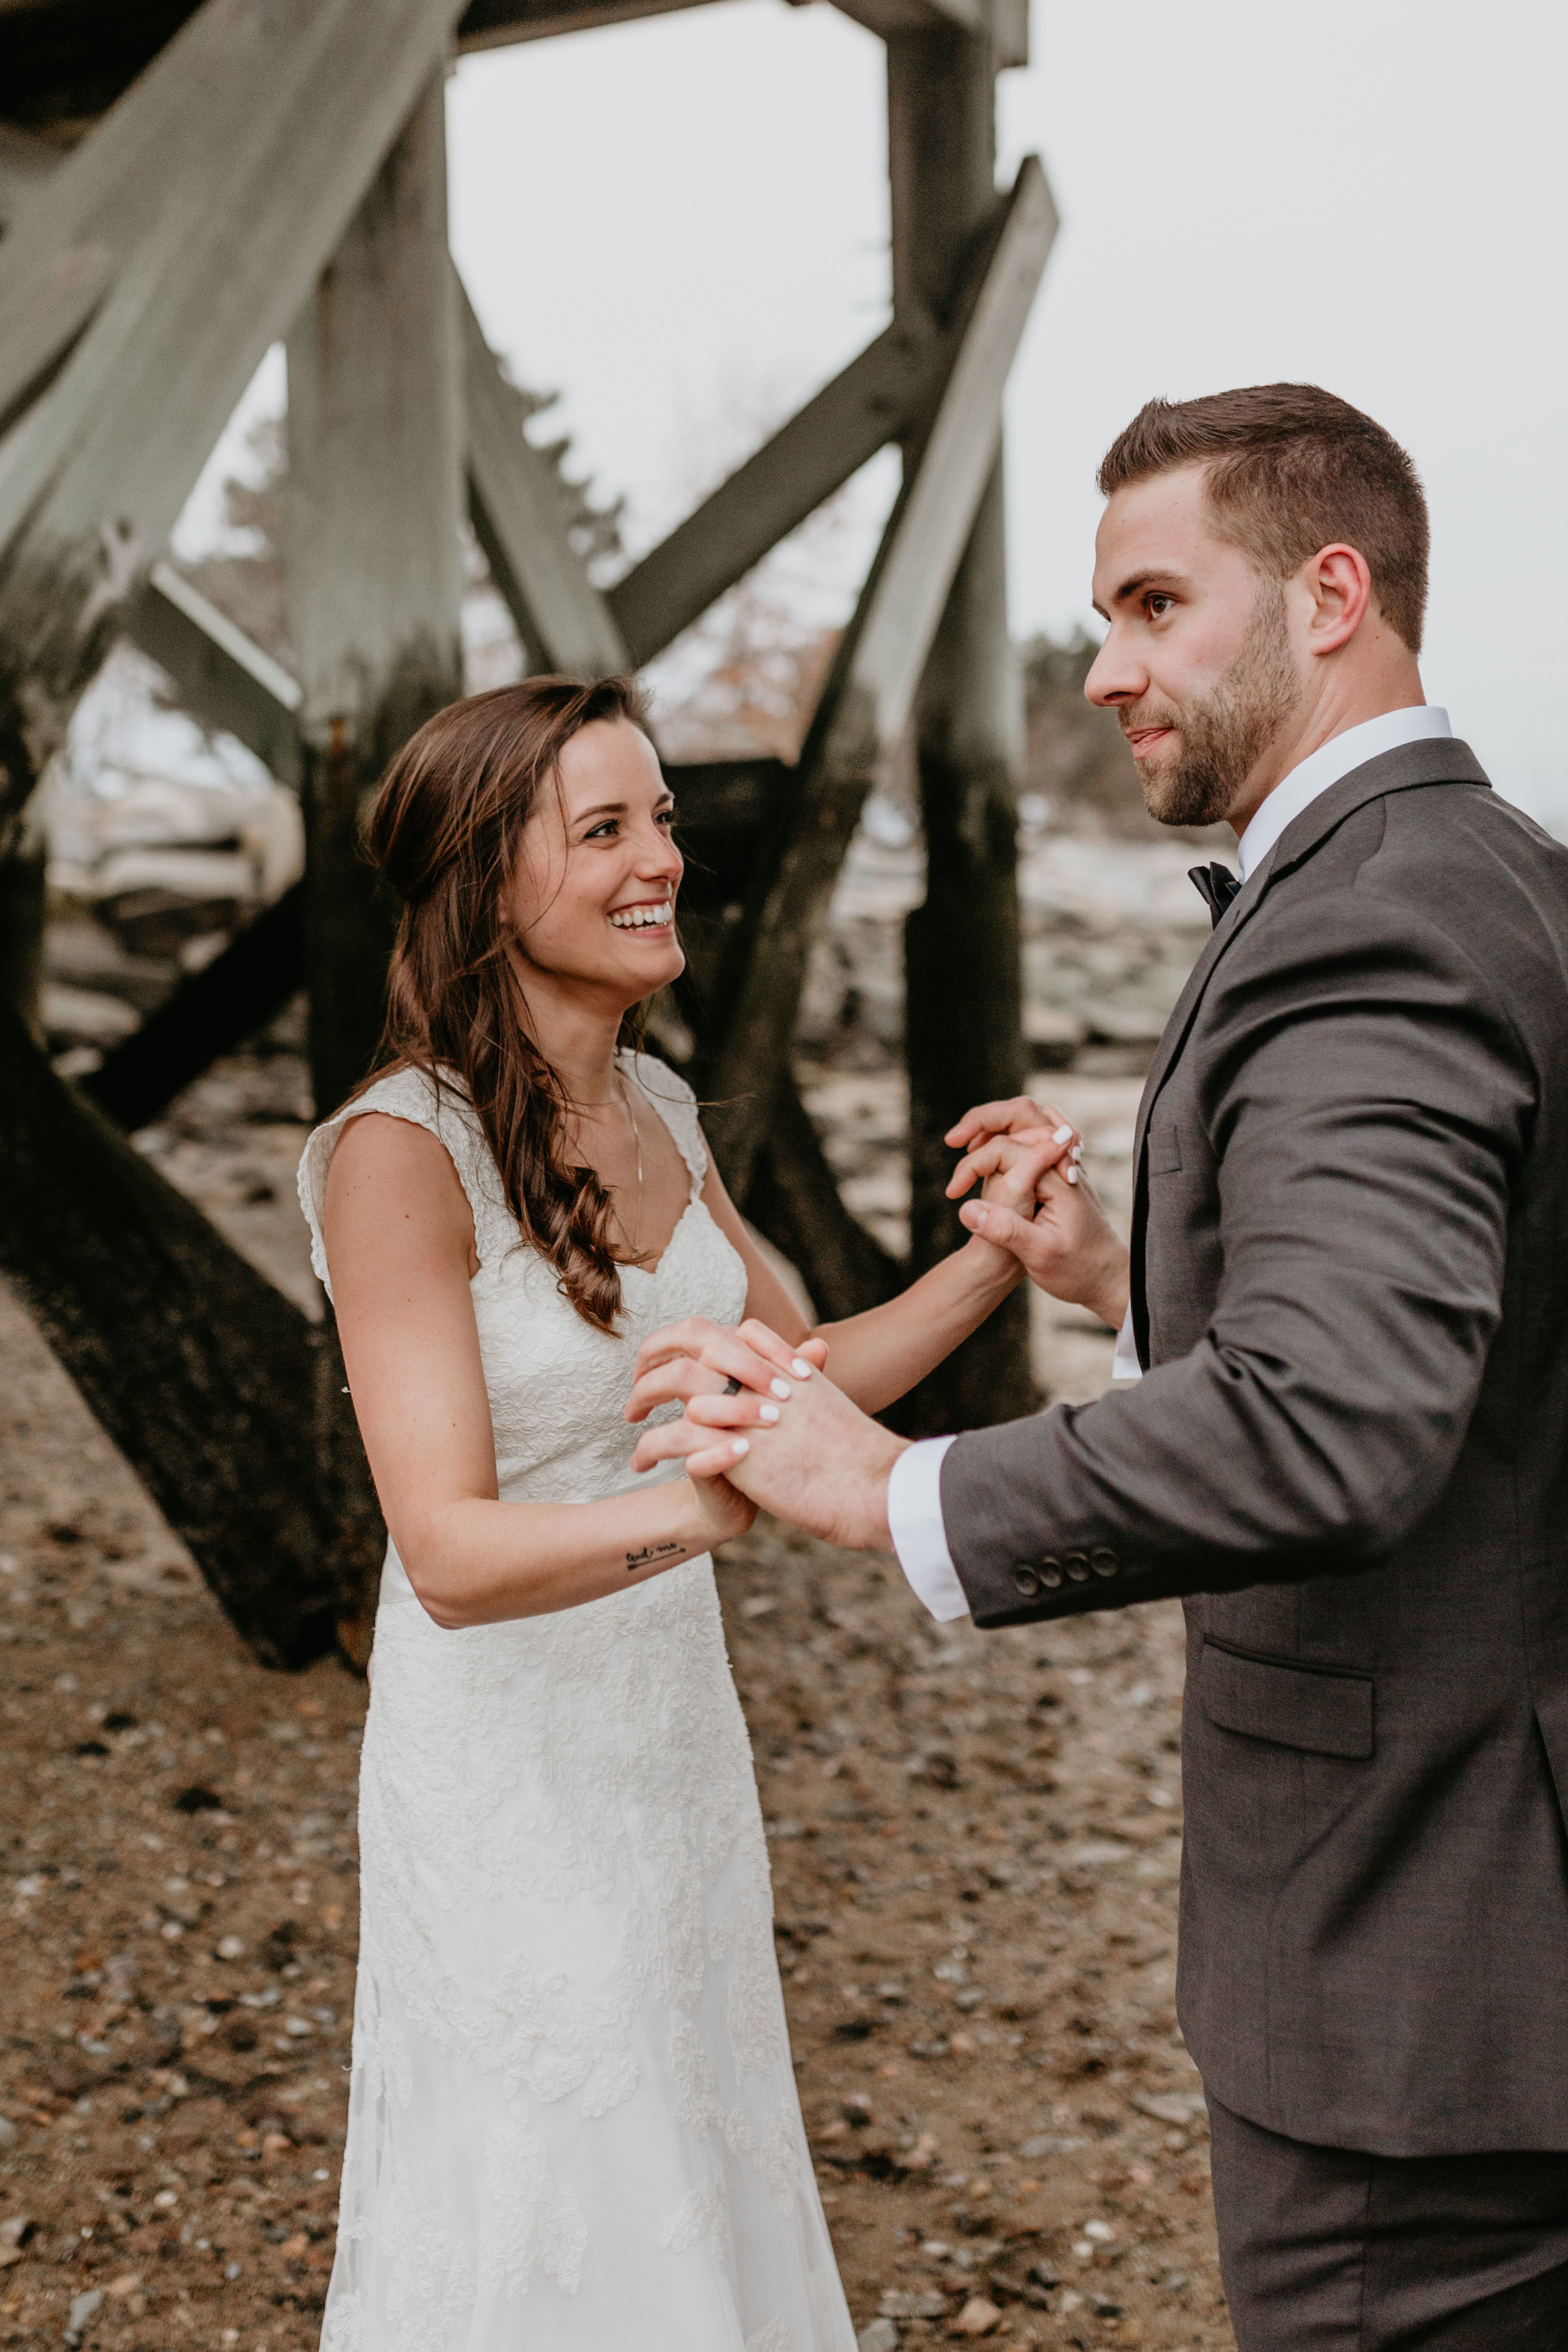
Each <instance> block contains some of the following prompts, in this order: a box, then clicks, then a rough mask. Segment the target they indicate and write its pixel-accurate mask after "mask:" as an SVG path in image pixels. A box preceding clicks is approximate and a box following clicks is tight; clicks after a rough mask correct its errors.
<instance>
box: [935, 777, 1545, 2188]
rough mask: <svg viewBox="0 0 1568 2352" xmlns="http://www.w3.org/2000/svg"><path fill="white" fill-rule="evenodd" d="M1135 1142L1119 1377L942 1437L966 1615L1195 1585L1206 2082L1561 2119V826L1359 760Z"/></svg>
mask: <svg viewBox="0 0 1568 2352" xmlns="http://www.w3.org/2000/svg"><path fill="white" fill-rule="evenodd" d="M1136 1152H1137V1169H1136V1188H1137V1189H1136V1200H1135V1211H1134V1221H1133V1252H1132V1258H1133V1276H1132V1302H1133V1318H1134V1326H1135V1328H1136V1331H1137V1334H1138V1343H1139V1352H1140V1356H1141V1358H1142V1361H1143V1363H1144V1365H1145V1367H1146V1376H1145V1378H1144V1379H1143V1381H1142V1382H1141V1383H1140V1384H1139V1386H1138V1387H1137V1388H1136V1389H1131V1390H1124V1391H1119V1392H1116V1393H1113V1394H1111V1395H1110V1396H1108V1397H1106V1398H1103V1399H1101V1400H1100V1402H1098V1403H1095V1404H1091V1405H1086V1406H1081V1407H1077V1408H1074V1407H1065V1406H1058V1407H1057V1408H1056V1409H1055V1410H1053V1411H1051V1412H1046V1413H1044V1414H1042V1415H1040V1416H1039V1417H1037V1419H1035V1420H1031V1421H1023V1422H1014V1423H1007V1424H1005V1426H1003V1427H1001V1428H997V1429H991V1430H984V1431H977V1432H975V1433H973V1434H971V1435H968V1436H964V1437H961V1438H960V1439H959V1440H958V1442H957V1444H955V1445H953V1446H952V1448H951V1449H950V1450H949V1452H948V1454H947V1457H946V1460H945V1461H944V1463H943V1465H942V1509H943V1515H944V1517H945V1520H946V1525H947V1530H948V1539H949V1543H950V1546H951V1549H952V1556H953V1560H954V1563H955V1565H956V1567H957V1570H958V1573H959V1575H960V1577H961V1579H962V1580H963V1587H964V1591H965V1592H966V1594H967V1595H968V1598H969V1601H970V1606H971V1608H972V1610H973V1614H974V1617H975V1620H976V1622H979V1623H980V1624H983V1625H1003V1624H1010V1623H1016V1622H1021V1621H1029V1620H1036V1619H1040V1618H1049V1617H1058V1616H1063V1615H1066V1614H1068V1613H1070V1612H1076V1611H1080V1610H1087V1609H1106V1608H1117V1607H1121V1606H1123V1605H1125V1604H1127V1603H1128V1602H1131V1601H1142V1600H1145V1599H1148V1598H1150V1597H1152V1596H1154V1595H1157V1594H1170V1593H1180V1594H1183V1595H1184V1596H1186V1612H1187V1623H1188V1674H1187V1697H1186V1714H1185V1726H1184V1743H1183V1758H1184V1781H1185V1797H1186V1845H1185V1853H1184V1868H1183V1885H1182V1959H1181V1972H1180V1979H1179V1988H1178V2005H1179V2010H1180V2014H1181V2021H1182V2026H1183V2030H1184V2032H1185V2034H1186V2037H1187V2042H1188V2044H1189V2046H1190V2048H1191V2050H1192V2053H1193V2055H1194V2058H1195V2059H1196V2061H1197V2063H1198V2064H1199V2066H1200V2067H1201V2068H1202V2070H1203V2073H1204V2076H1205V2081H1206V2083H1207V2084H1208V2087H1209V2088H1210V2090H1212V2091H1213V2092H1214V2093H1215V2095H1216V2096H1217V2097H1218V2098H1219V2099H1221V2100H1222V2101H1223V2102H1224V2103H1225V2105H1226V2106H1228V2107H1231V2108H1234V2109H1235V2110H1236V2111H1237V2113H1238V2114H1240V2115H1243V2116H1250V2117H1251V2118H1252V2119H1253V2120H1254V2121H1256V2122H1258V2123H1260V2124H1263V2125H1265V2126H1268V2128H1270V2129H1272V2130H1275V2131H1279V2132H1283V2133H1287V2134H1289V2135H1290V2136H1291V2137H1295V2138H1298V2139H1303V2140H1309V2141H1315V2142H1319V2143H1321V2144H1324V2145H1329V2146H1338V2147H1354V2148H1363V2149H1367V2150H1371V2151H1373V2152H1376V2153H1380V2154H1384V2155H1433V2154H1444V2153H1447V2154H1458V2153H1463V2152H1468V2151H1479V2150H1482V2149H1500V2148H1556V2149H1568V1843H1565V1839H1564V1827H1563V1822H1564V1800H1565V1798H1568V851H1565V850H1563V848H1561V847H1560V846H1559V845H1557V844H1556V843H1554V842H1552V840H1550V839H1549V838H1548V837H1547V836H1546V835H1544V834H1543V833H1542V831H1541V830H1540V829H1539V827H1538V826H1536V825H1534V824H1531V822H1530V820H1529V819H1528V818H1527V817H1524V816H1522V815H1521V814H1520V813H1519V812H1518V811H1517V810H1516V809H1513V808H1510V806H1509V805H1508V804H1507V803H1504V802H1502V801H1500V800H1499V799H1498V798H1497V797H1496V795H1495V794H1494V793H1491V792H1490V791H1489V788H1488V785H1487V780H1486V777H1485V775H1484V774H1483V773H1482V772H1481V770H1480V768H1479V766H1478V764H1477V762H1476V760H1475V758H1474V756H1473V754H1472V753H1471V752H1470V751H1468V748H1467V747H1466V746H1465V745H1464V744H1462V743H1453V742H1422V743H1415V744H1410V745H1406V746H1405V747H1404V748H1403V749H1401V750H1398V751H1390V752H1387V753H1385V754H1384V755H1383V756H1382V757H1381V758H1379V759H1376V760H1373V761H1368V762H1367V764H1366V765H1365V766H1363V767H1362V768H1359V769H1357V770H1356V771H1355V772H1354V773H1353V774H1352V775H1349V776H1346V777H1344V778H1342V780H1341V782H1339V783H1337V784H1335V785H1333V786H1331V789H1330V790H1329V791H1328V792H1326V793H1323V794H1322V795H1321V798H1319V799H1318V800H1317V801H1315V802H1314V803H1312V804H1311V806H1310V808H1308V809H1306V810H1305V811H1304V812H1303V813H1302V814H1301V815H1300V816H1299V817H1298V818H1297V819H1296V820H1295V822H1294V823H1293V824H1291V825H1290V826H1289V828H1288V829H1287V831H1286V832H1285V833H1284V835H1282V836H1281V838H1280V840H1279V844H1278V845H1277V847H1276V849H1275V852H1274V855H1273V856H1272V857H1271V858H1270V859H1269V860H1268V862H1267V863H1266V865H1265V866H1264V867H1263V868H1262V869H1261V870H1260V871H1259V872H1258V873H1257V874H1255V875H1254V876H1253V877H1252V879H1251V880H1250V881H1249V882H1248V883H1247V886H1246V887H1245V888H1244V889H1243V890H1242V892H1241V893H1240V895H1239V897H1238V898H1237V899H1236V900H1235V901H1234V902H1233V904H1232V906H1231V907H1230V908H1229V910H1228V912H1227V913H1226V917H1225V919H1224V920H1223V921H1222V922H1221V923H1220V925H1219V927H1218V929H1216V930H1215V934H1214V937H1213V939H1212V940H1211V941H1210V942H1209V944H1208V945H1207V947H1206V948H1205V950H1204V952H1203V954H1202V955H1201V956H1200V957H1199V959H1198V961H1197V964H1196V967H1195V968H1194V971H1193V974H1192V977H1191V979H1190V981H1189V982H1188V983H1187V986H1186V989H1185V990H1184V993H1183V995H1182V998H1181V1002H1180V1003H1178V1005H1177V1006H1176V1009H1175V1012H1174V1013H1173V1014H1172V1016H1171V1021H1170V1024H1169V1025H1168V1027H1167V1029H1166V1031H1165V1034H1164V1037H1163V1040H1162V1042H1161V1045H1160V1050H1159V1053H1158V1055H1157V1056H1156V1059H1155V1062H1154V1066H1153V1068H1152V1071H1151V1073H1150V1076H1149V1083H1148V1086H1147V1087H1146V1089H1145V1091H1144V1096H1143V1103H1142V1111H1141V1114H1140V1117H1139V1122H1138V1130H1137V1142H1136Z"/></svg>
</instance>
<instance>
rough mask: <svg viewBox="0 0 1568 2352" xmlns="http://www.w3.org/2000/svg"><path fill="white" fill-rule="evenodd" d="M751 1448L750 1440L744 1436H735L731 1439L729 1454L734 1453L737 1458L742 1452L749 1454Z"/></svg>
mask: <svg viewBox="0 0 1568 2352" xmlns="http://www.w3.org/2000/svg"><path fill="white" fill-rule="evenodd" d="M751 1450H752V1448H751V1444H750V1442H749V1441H748V1440H747V1439H746V1438H744V1437H737V1438H733V1439H731V1444H730V1451H731V1454H735V1455H736V1456H737V1458H738V1457H739V1456H740V1455H741V1454H749V1453H750V1452H751Z"/></svg>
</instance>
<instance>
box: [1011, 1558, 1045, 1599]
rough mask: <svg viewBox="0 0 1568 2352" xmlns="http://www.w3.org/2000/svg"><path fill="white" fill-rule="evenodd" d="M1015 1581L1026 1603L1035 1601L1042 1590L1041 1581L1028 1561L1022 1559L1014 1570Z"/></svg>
mask: <svg viewBox="0 0 1568 2352" xmlns="http://www.w3.org/2000/svg"><path fill="white" fill-rule="evenodd" d="M1013 1581H1014V1583H1015V1584H1016V1586H1017V1588H1018V1590H1019V1591H1020V1592H1021V1593H1022V1594H1023V1596H1024V1598H1025V1600H1026V1601H1033V1599H1034V1598H1035V1595H1036V1594H1037V1592H1038V1591H1039V1589H1040V1580H1039V1578H1038V1577H1037V1575H1036V1573H1035V1571H1034V1570H1033V1569H1032V1568H1031V1567H1030V1566H1029V1564H1028V1562H1027V1560H1023V1559H1021V1560H1020V1561H1019V1562H1018V1565H1017V1567H1016V1569H1015V1570H1013Z"/></svg>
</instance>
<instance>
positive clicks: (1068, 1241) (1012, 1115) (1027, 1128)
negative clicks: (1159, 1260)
mask: <svg viewBox="0 0 1568 2352" xmlns="http://www.w3.org/2000/svg"><path fill="white" fill-rule="evenodd" d="M1047 1134H1048V1136H1049V1139H1050V1141H1051V1143H1052V1144H1054V1145H1055V1146H1056V1147H1057V1156H1056V1158H1055V1159H1054V1160H1053V1161H1052V1162H1051V1164H1050V1165H1049V1166H1048V1167H1047V1169H1046V1171H1045V1172H1044V1174H1043V1176H1042V1178H1041V1179H1040V1181H1038V1183H1037V1188H1036V1190H1037V1200H1036V1202H1035V1203H1034V1204H1030V1203H1024V1204H1023V1205H1022V1208H1021V1209H1020V1205H1019V1204H1018V1203H1017V1202H1016V1201H1015V1200H1014V1199H1012V1198H1010V1197H1008V1196H1009V1195H1010V1194H1011V1193H1013V1192H1016V1188H1017V1186H1018V1184H1019V1182H1020V1181H1021V1179H1022V1177H1023V1175H1024V1174H1025V1172H1026V1170H1027V1167H1028V1164H1029V1160H1030V1158H1031V1155H1035V1154H1037V1153H1038V1152H1039V1150H1040V1143H1041V1139H1042V1137H1043V1136H1045V1135H1047ZM947 1140H948V1141H949V1142H950V1143H953V1144H963V1145H967V1146H968V1149H967V1150H966V1151H965V1153H964V1157H963V1159H962V1160H960V1161H959V1163H958V1166H957V1167H956V1168H955V1169H954V1171H953V1173H952V1181H950V1183H949V1185H948V1188H947V1189H948V1193H949V1197H950V1198H952V1197H955V1196H957V1195H958V1194H960V1193H963V1192H968V1191H969V1189H970V1187H971V1186H972V1185H973V1183H974V1182H975V1181H976V1180H977V1179H978V1180H981V1181H982V1194H981V1198H980V1199H979V1200H978V1201H966V1202H964V1204H963V1208H962V1209H961V1210H960V1211H959V1217H960V1220H961V1222H962V1223H963V1224H964V1225H965V1226H966V1227H967V1228H968V1230H969V1232H971V1233H972V1234H978V1235H979V1236H981V1237H982V1238H983V1239H984V1240H985V1241H987V1242H992V1243H994V1244H997V1245H998V1246H999V1247H1000V1248H1003V1249H1005V1250H1009V1251H1010V1252H1011V1253H1012V1255H1014V1256H1015V1257H1016V1258H1017V1259H1018V1261H1019V1263H1020V1264H1021V1265H1022V1266H1023V1268H1024V1271H1025V1272H1026V1274H1027V1276H1028V1277H1029V1279H1030V1281H1031V1282H1033V1283H1035V1284H1036V1285H1037V1286H1038V1288H1040V1289H1041V1290H1044V1291H1047V1292H1048V1293H1049V1294H1050V1296H1051V1297H1053V1298H1060V1299H1065V1300H1067V1301H1068V1302H1070V1303H1071V1304H1073V1305H1075V1306H1081V1307H1088V1308H1089V1311H1090V1312H1091V1313H1092V1314H1095V1315H1098V1316H1099V1317H1100V1319H1101V1321H1102V1322H1105V1323H1109V1324H1110V1326H1111V1327H1112V1328H1115V1327H1116V1326H1118V1325H1119V1324H1120V1323H1121V1318H1122V1316H1123V1315H1124V1313H1125V1312H1126V1307H1127V1251H1126V1248H1125V1246H1124V1244H1122V1242H1121V1238H1120V1236H1119V1235H1118V1234H1117V1232H1116V1230H1115V1228H1114V1226H1113V1225H1112V1224H1111V1223H1110V1219H1109V1217H1108V1216H1107V1215H1106V1213H1105V1210H1104V1208H1103V1206H1102V1205H1101V1203H1100V1199H1099V1196H1098V1195H1097V1194H1096V1192H1095V1191H1094V1188H1093V1186H1092V1185H1091V1184H1090V1183H1089V1179H1088V1177H1087V1176H1086V1175H1085V1173H1084V1171H1083V1165H1082V1156H1081V1155H1082V1147H1081V1145H1080V1144H1079V1142H1078V1139H1077V1135H1076V1130H1075V1129H1073V1127H1072V1124H1071V1122H1070V1121H1069V1120H1067V1119H1064V1118H1063V1117H1062V1116H1061V1113H1060V1112H1059V1111H1058V1110H1057V1109H1056V1108H1055V1107H1054V1106H1047V1108H1046V1109H1045V1110H1044V1111H1043V1112H1042V1110H1041V1108H1040V1106H1039V1105H1038V1104H1037V1103H1036V1102H1034V1101H1033V1100H1031V1098H1030V1097H1028V1096H1021V1097H1017V1098H1016V1099H1015V1100H1014V1101H1012V1102H1006V1103H987V1104H985V1105H984V1106H982V1107H981V1108H978V1109H976V1110H972V1111H970V1112H969V1113H968V1115H967V1116H966V1117H965V1118H963V1119H962V1120H961V1121H960V1122H959V1124H958V1126H957V1127H955V1128H954V1129H952V1133H951V1134H950V1135H949V1137H948V1139H947Z"/></svg>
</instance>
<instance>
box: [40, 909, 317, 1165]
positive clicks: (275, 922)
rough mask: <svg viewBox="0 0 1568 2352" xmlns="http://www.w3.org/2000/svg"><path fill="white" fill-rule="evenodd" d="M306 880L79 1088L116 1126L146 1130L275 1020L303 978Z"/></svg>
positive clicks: (249, 925)
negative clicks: (218, 1062)
mask: <svg viewBox="0 0 1568 2352" xmlns="http://www.w3.org/2000/svg"><path fill="white" fill-rule="evenodd" d="M304 899H305V890H304V885H303V884H302V883H300V882H296V883H295V884H294V885H293V887H291V888H290V889H288V890H285V891H284V893H283V895H282V897H281V898H278V899H276V900H274V902H273V904H272V905H271V906H270V907H268V908H263V910H262V912H261V913H260V914H259V915H258V916H257V918H256V919H255V921H254V922H251V923H247V925H246V927H245V929H243V930H242V931H237V932H236V933H235V936H234V938H233V939H232V940H230V941H229V943H228V945H227V947H226V948H225V949H224V950H223V952H222V954H221V955H216V956H215V957H214V958H213V960H212V961H211V963H209V964H204V965H203V967H202V969H201V971H194V972H192V973H190V974H189V975H188V977H187V978H185V979H184V980H183V981H181V982H180V984H179V986H178V987H177V988H176V989H175V990H174V992H173V994H172V995H170V996H168V997H166V998H165V999H164V1001H163V1003H162V1004H160V1005H159V1006H158V1008H157V1010H156V1012H154V1013H149V1014H148V1015H147V1018H146V1020H145V1021H143V1022H142V1025H141V1027H140V1028H139V1029H133V1030H132V1033H131V1034H130V1036H129V1037H126V1038H124V1039H122V1040H121V1043H120V1044H119V1045H116V1046H114V1047H113V1048H112V1049H111V1050H110V1052H109V1053H107V1054H106V1055H104V1057H103V1060H102V1062H101V1063H100V1066H99V1067H98V1068H97V1069H96V1070H94V1071H93V1073H92V1075H91V1076H90V1077H87V1078H84V1079H83V1080H82V1081H81V1091H82V1093H83V1094H84V1095H86V1096H87V1097H88V1098H89V1101H91V1102H95V1103H96V1104H97V1105H98V1108H100V1110H101V1111H102V1112H104V1113H105V1115H106V1116H107V1117H108V1118H111V1119H113V1121H114V1122H115V1124H116V1126H117V1127H122V1128H124V1129H126V1131H127V1132H128V1133H131V1134H134V1132H135V1130H136V1129H138V1128H139V1127H146V1126H148V1125H150V1123H151V1122H152V1121H153V1119H155V1118H157V1117H158V1115H159V1113H160V1112H161V1111H164V1110H166V1109H167V1108H168V1107H169V1105H170V1104H171V1103H172V1102H173V1101H174V1097H175V1096H176V1095H177V1094H179V1093H180V1092H181V1091H182V1090H183V1089H184V1087H188V1086H189V1085H190V1083H191V1080H192V1079H193V1078H198V1077H200V1076H201V1074H202V1072H203V1071H204V1070H205V1069H210V1068H211V1066H212V1065H213V1063H214V1062H216V1060H217V1058H218V1055H220V1054H228V1053H232V1052H233V1051H234V1048H235V1047H236V1046H237V1045H243V1044H244V1042H245V1040H246V1039H247V1037H253V1036H254V1035H255V1034H256V1032H257V1031H258V1029H262V1028H265V1026H266V1025H267V1024H268V1021H271V1020H274V1019H276V1017H277V1015H278V1014H279V1013H281V1012H282V1010H283V1008H284V1006H285V1005H286V1004H287V1003H289V1000H290V999H291V998H292V997H294V996H297V995H298V994H299V992H300V989H301V988H302V987H303V986H304V983H305V924H304Z"/></svg>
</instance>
